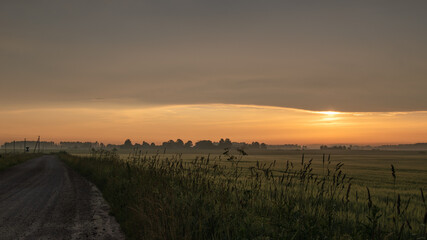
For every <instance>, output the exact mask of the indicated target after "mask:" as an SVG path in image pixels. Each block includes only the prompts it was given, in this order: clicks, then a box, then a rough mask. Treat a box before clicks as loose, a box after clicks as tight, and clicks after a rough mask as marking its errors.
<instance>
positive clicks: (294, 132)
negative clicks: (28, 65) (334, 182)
mask: <svg viewBox="0 0 427 240" xmlns="http://www.w3.org/2000/svg"><path fill="white" fill-rule="evenodd" d="M0 114H1V116H2V118H1V119H0V125H1V130H0V136H1V139H0V141H12V140H20V139H23V138H24V137H26V138H27V139H31V138H34V139H35V138H36V137H37V136H38V135H42V138H43V139H44V140H52V141H60V140H70V141H77V140H79V141H101V142H105V143H122V142H123V141H124V140H125V139H126V138H130V139H131V140H133V141H134V142H142V140H145V141H149V142H156V143H161V142H162V141H166V140H169V139H177V138H181V139H183V140H193V141H197V140H202V139H212V140H218V139H219V138H225V137H228V138H231V139H232V140H233V141H246V142H251V141H255V140H256V141H261V142H266V143H269V144H285V143H297V144H328V143H329V144H332V143H352V144H365V143H366V144H385V143H415V142H425V141H426V140H427V139H426V136H427V112H393V113H372V112H371V113H346V112H334V111H306V110H299V109H291V108H279V107H266V106H253V105H230V104H227V105H226V104H204V105H203V104H201V105H176V106H158V107H144V108H128V109H126V108H117V107H114V108H106V107H102V108H96V107H90V108H71V107H70V108H43V109H30V110H3V111H0Z"/></svg>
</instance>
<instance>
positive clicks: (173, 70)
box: [0, 1, 427, 112]
mask: <svg viewBox="0 0 427 240" xmlns="http://www.w3.org/2000/svg"><path fill="white" fill-rule="evenodd" d="M0 9H1V10H0V27H2V29H4V31H2V33H1V35H0V43H2V46H1V47H0V81H1V86H2V88H4V89H8V90H7V91H4V92H2V94H0V101H1V102H2V103H3V105H8V106H12V105H14V106H18V105H20V106H29V105H31V106H32V105H35V106H40V105H46V106H48V105H49V106H52V105H75V106H81V105H84V104H90V103H91V102H93V101H94V99H98V100H100V99H102V102H103V103H105V104H109V103H110V104H117V105H171V104H198V103H228V104H254V105H268V106H280V107H291V108H302V109H308V110H317V111H326V110H336V111H352V112H353V111H361V112H364V111H387V112H388V111H416V110H427V95H426V94H425V93H424V90H425V89H427V81H426V79H425V76H427V48H426V47H425V42H427V33H426V32H425V24H427V17H426V16H425V14H424V12H423V11H422V9H425V3H417V4H415V3H414V4H405V3H401V2H398V1H396V2H393V1H391V2H389V4H387V6H383V5H381V4H375V3H369V4H368V3H361V2H358V3H356V2H353V3H351V4H350V3H347V4H344V3H340V2H339V1H330V2H327V3H324V4H323V3H322V5H319V4H318V3H316V2H312V3H311V4H301V3H292V4H290V3H284V2H282V1H269V2H265V3H264V2H259V1H233V3H228V2H219V3H217V2H215V3H212V2H210V1H185V2H183V3H180V4H177V3H174V2H173V1H144V2H139V1H128V2H127V3H126V4H124V3H115V2H104V1H103V2H96V1H94V2H90V3H87V2H83V1H81V2H80V1H73V2H72V3H52V4H50V5H48V6H46V5H43V4H36V3H33V4H28V5H27V4H26V5H21V4H17V3H14V2H12V1H10V2H7V1H5V2H2V3H1V8H0ZM98 100H96V101H98Z"/></svg>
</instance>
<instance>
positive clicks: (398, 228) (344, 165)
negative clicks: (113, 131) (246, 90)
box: [60, 149, 427, 239]
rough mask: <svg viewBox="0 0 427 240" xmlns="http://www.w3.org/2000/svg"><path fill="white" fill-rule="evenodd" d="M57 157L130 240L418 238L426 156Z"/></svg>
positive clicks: (426, 215) (422, 233)
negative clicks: (97, 194)
mask: <svg viewBox="0 0 427 240" xmlns="http://www.w3.org/2000/svg"><path fill="white" fill-rule="evenodd" d="M247 153H248V155H245V153H244V152H239V151H236V150H232V151H228V152H227V151H226V152H224V151H213V150H212V151H204V152H202V151H199V152H186V153H184V154H183V153H179V151H175V152H173V151H168V152H167V153H165V154H163V152H160V153H158V152H153V151H152V152H147V151H141V150H137V149H134V150H131V151H127V152H125V151H119V152H110V151H105V150H94V151H92V152H91V153H90V154H86V155H82V154H76V155H70V154H66V153H62V154H60V156H61V158H62V159H63V160H64V161H65V162H67V163H68V164H69V165H70V166H72V167H73V168H74V169H76V170H77V171H79V172H80V173H82V174H83V175H84V176H86V177H87V178H88V179H90V180H91V181H93V182H94V183H95V184H96V185H97V186H98V187H99V188H100V190H101V191H102V192H103V194H104V197H105V199H106V200H107V201H108V202H109V203H110V205H111V207H112V214H114V215H115V216H116V219H117V220H118V222H119V223H120V224H121V226H122V229H123V230H124V232H125V233H126V235H127V237H128V238H129V239H426V236H427V235H426V221H427V205H426V201H425V197H426V196H425V193H424V192H425V191H426V186H427V154H426V153H425V152H415V151H414V152H402V151H399V152H397V151H396V152H393V151H330V152H327V151H320V150H308V151H304V152H302V151H252V152H251V151H248V152H247Z"/></svg>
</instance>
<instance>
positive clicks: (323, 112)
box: [316, 111, 341, 116]
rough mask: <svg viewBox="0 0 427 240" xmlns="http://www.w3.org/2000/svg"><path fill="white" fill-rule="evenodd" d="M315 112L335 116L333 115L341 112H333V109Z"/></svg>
mask: <svg viewBox="0 0 427 240" xmlns="http://www.w3.org/2000/svg"><path fill="white" fill-rule="evenodd" d="M316 113H319V114H325V115H328V116H335V115H338V114H341V113H340V112H335V111H321V112H316Z"/></svg>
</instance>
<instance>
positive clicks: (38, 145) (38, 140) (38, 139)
mask: <svg viewBox="0 0 427 240" xmlns="http://www.w3.org/2000/svg"><path fill="white" fill-rule="evenodd" d="M37 147H38V149H39V152H40V136H39V138H37V142H36V145H34V151H33V152H34V153H35V152H36V149H37Z"/></svg>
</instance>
